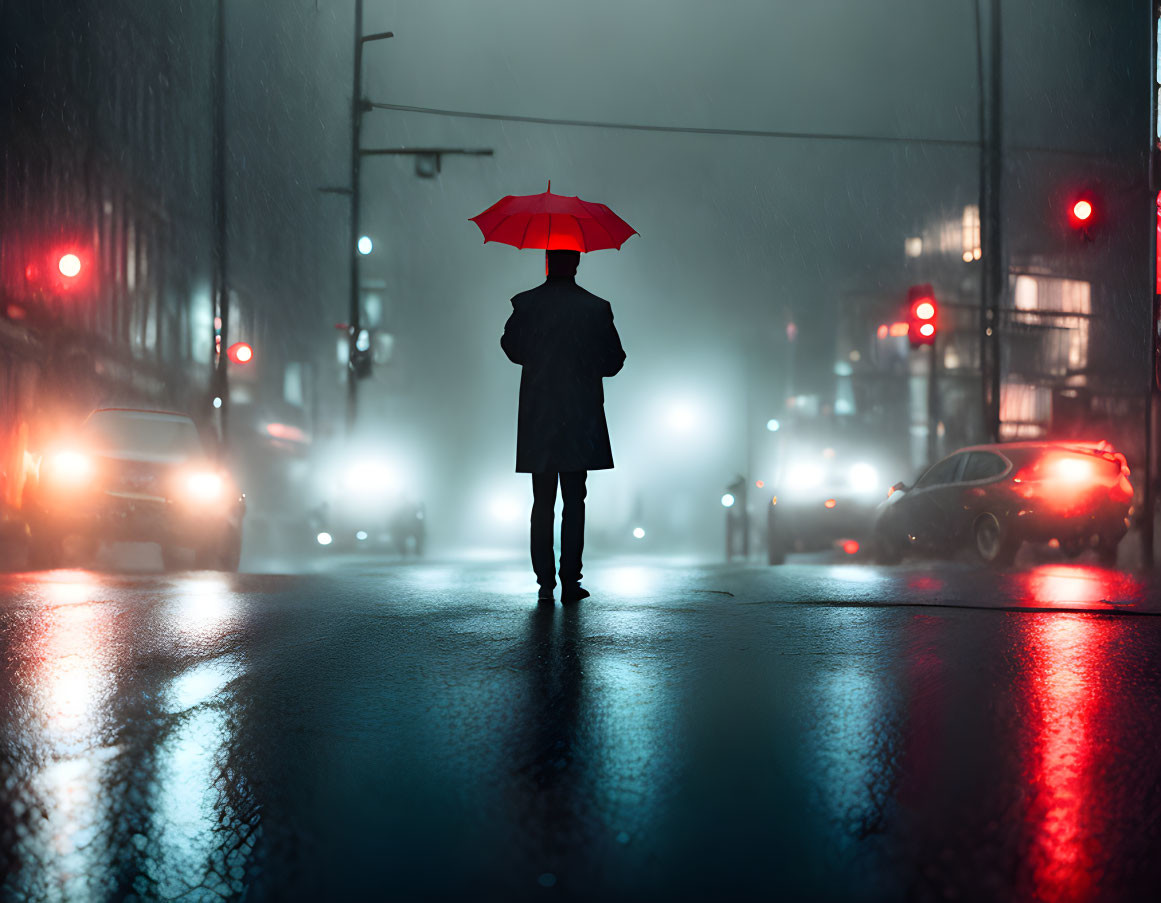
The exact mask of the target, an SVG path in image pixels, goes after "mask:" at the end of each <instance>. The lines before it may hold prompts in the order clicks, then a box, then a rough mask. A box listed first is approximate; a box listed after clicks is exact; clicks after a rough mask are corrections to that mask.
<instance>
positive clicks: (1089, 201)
mask: <svg viewBox="0 0 1161 903" xmlns="http://www.w3.org/2000/svg"><path fill="white" fill-rule="evenodd" d="M1097 218H1098V210H1097V204H1096V200H1095V199H1094V198H1093V197H1092V195H1090V194H1082V195H1080V196H1078V197H1074V198H1073V199H1072V201H1071V203H1070V204H1069V206H1068V224H1069V225H1070V226H1071V227H1072V228H1073V229H1075V230H1076V231H1078V232H1080V233H1081V234H1082V235H1083V236H1084V237H1085V239H1086V240H1088V241H1092V233H1091V231H1090V230H1091V229H1092V227H1093V225H1094V224H1095V223H1096V221H1097Z"/></svg>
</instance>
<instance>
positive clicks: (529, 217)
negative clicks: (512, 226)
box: [517, 213, 536, 251]
mask: <svg viewBox="0 0 1161 903" xmlns="http://www.w3.org/2000/svg"><path fill="white" fill-rule="evenodd" d="M535 215H536V214H535V213H530V214H528V222H526V223H525V224H524V234H523V235H521V236H520V244H519V245H518V246H517V247H519V248H520V250H521V251H523V250H524V239H526V238H527V237H528V227H529V226H531V225H532V217H534V216H535Z"/></svg>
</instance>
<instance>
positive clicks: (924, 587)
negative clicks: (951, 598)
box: [907, 576, 943, 593]
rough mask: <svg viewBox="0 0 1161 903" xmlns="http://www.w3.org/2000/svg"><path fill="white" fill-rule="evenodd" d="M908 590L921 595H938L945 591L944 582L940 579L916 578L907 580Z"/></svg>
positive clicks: (929, 577) (930, 577)
mask: <svg viewBox="0 0 1161 903" xmlns="http://www.w3.org/2000/svg"><path fill="white" fill-rule="evenodd" d="M907 588H908V589H913V590H917V591H918V592H921V593H936V592H939V591H940V590H941V589H943V581H942V580H940V579H939V578H938V577H932V576H916V577H909V578H908V579H907Z"/></svg>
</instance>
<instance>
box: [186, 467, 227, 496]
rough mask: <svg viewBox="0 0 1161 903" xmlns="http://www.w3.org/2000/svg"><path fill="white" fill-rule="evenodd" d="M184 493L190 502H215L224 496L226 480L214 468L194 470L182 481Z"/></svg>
mask: <svg viewBox="0 0 1161 903" xmlns="http://www.w3.org/2000/svg"><path fill="white" fill-rule="evenodd" d="M181 488H182V495H184V496H185V498H186V500H187V501H190V502H213V501H217V500H218V499H219V498H221V496H222V492H223V490H224V489H225V481H224V480H223V479H222V475H221V474H219V473H215V472H214V471H212V470H193V471H190V472H189V473H187V474H186V475H185V476H184V477H183V479H182V481H181Z"/></svg>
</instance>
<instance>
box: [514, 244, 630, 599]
mask: <svg viewBox="0 0 1161 903" xmlns="http://www.w3.org/2000/svg"><path fill="white" fill-rule="evenodd" d="M545 257H546V259H547V268H548V278H547V279H546V280H545V282H544V284H543V285H541V286H539V287H537V288H534V289H532V290H531V291H527V292H521V293H520V294H519V295H517V296H516V297H515V298H513V299H512V308H513V310H512V316H510V317H509V318H508V322H507V324H505V326H504V336H503V337H502V338H501V339H500V347H502V348H503V349H504V353H505V354H507V355H508V358H509V360H511V361H512V363H514V364H520V365H521V366H522V367H523V368H524V370H523V373H522V374H521V377H520V418H519V429H518V433H517V437H516V471H517V472H518V473H531V474H532V496H533V502H532V569H533V570H534V571H536V580H537V582H538V583H539V584H540V600H541V601H544V602H551V601H552V600H553V599H552V592H553V589H554V588H555V586H556V575H555V574H554V573H553V571H554V570H555V555H554V552H553V548H552V528H553V519H554V518H553V511H554V509H555V507H556V484H557V481H558V480H559V482H560V491H561V495H562V497H563V498H564V512H563V514H562V516H561V523H560V545H561V549H560V584H561V591H560V598H561V601H562V602H575V601H578V600H580V599H583V598H585V597H586V596H587V595H588V592H587V591H586V590H585V589H584V588H583V587H582V586H581V585H580V580H581V553H582V551H583V550H584V529H585V480H586V478H587V477H588V471H590V470H608V469H610V468H611V467H612V466H613V451H612V448H611V447H610V445H609V428H608V426H607V424H606V423H605V407H604V404H605V392H604V386H603V384H602V382H601V379H602V377H605V376H615V375H616V374H617V372H618V371H620V369H621V367H622V366H623V365H624V363H625V352H624V350H623V349H622V348H621V339H620V337H619V336H618V335H617V328H616V327H615V326H614V325H613V311H612V308H610V307H609V302H608V301H605V300H603V299H601V298H598V297H597V296H596V295H593V294H591V293H589V292H586V291H585V290H584V289H583V288H581V287H580V286H579V285H577V284H576V279H575V277H576V268H577V264H579V263H580V252H579V251H547V252H545Z"/></svg>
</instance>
